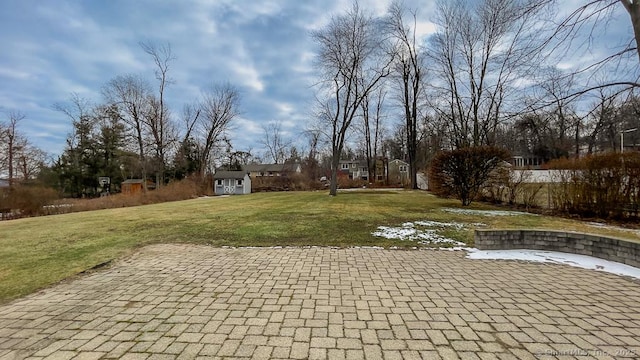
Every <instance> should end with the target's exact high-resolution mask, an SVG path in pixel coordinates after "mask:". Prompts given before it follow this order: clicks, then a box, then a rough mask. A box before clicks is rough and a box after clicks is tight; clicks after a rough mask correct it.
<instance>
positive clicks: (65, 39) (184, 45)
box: [0, 0, 628, 156]
mask: <svg viewBox="0 0 640 360" xmlns="http://www.w3.org/2000/svg"><path fill="white" fill-rule="evenodd" d="M389 2H390V0H360V1H359V3H360V6H361V7H362V8H365V9H367V10H368V11H370V12H372V13H373V14H375V15H382V14H383V13H384V12H385V11H386V8H387V6H388V4H389ZM405 2H406V5H407V6H409V7H411V8H417V9H418V11H419V19H418V32H419V35H420V36H421V38H425V37H426V36H428V35H429V34H430V33H432V32H433V31H434V30H435V26H434V25H433V23H431V22H430V20H431V19H432V15H431V14H432V13H433V8H434V1H430V0H406V1H405ZM576 3H580V2H579V1H576V0H573V1H567V2H563V4H564V5H562V6H566V7H571V6H575V4H576ZM350 5H351V2H350V1H342V0H304V1H301V0H266V1H252V0H185V1H173V0H136V1H130V0H109V1H88V0H86V1H82V0H56V1H44V0H40V1H36V0H2V1H0V44H2V50H1V51H0V111H4V112H7V111H16V110H17V111H20V112H22V113H24V114H25V115H26V118H25V119H24V120H23V121H22V122H21V123H20V125H19V126H20V131H22V133H24V134H25V135H26V136H27V137H28V138H29V139H30V141H31V142H32V143H34V144H35V145H37V146H38V147H40V148H42V149H43V150H45V151H47V152H49V153H50V154H52V155H54V156H55V155H59V154H60V153H61V152H62V150H63V149H64V145H65V139H66V137H67V135H68V133H69V132H70V131H71V122H70V120H69V119H68V118H66V117H65V115H63V114H62V113H60V112H57V111H55V110H54V109H53V105H54V104H56V103H64V102H65V101H68V100H69V98H70V96H71V94H72V93H75V94H77V95H78V96H80V97H82V98H86V99H88V100H90V101H92V102H94V103H99V102H101V101H102V96H101V88H102V87H103V86H104V84H106V83H107V82H108V81H109V80H110V79H112V78H114V77H116V76H118V75H124V74H137V75H142V76H143V77H144V78H146V79H147V80H148V81H149V82H150V83H151V84H152V85H154V86H155V85H156V83H155V78H154V65H153V62H152V59H151V58H150V57H149V55H148V54H146V53H145V52H144V51H143V50H142V49H141V48H140V46H139V42H141V41H142V42H147V41H150V42H155V43H158V44H162V43H167V42H168V43H170V44H171V47H172V51H173V54H174V56H175V57H176V59H175V61H174V62H173V63H171V67H170V69H169V77H170V78H171V80H172V84H171V85H170V87H169V88H168V89H167V91H166V95H165V96H166V99H167V101H168V103H169V106H170V107H171V109H172V111H173V113H174V114H176V115H178V114H179V113H180V112H181V109H182V106H183V105H184V104H186V103H190V102H193V101H195V100H197V99H198V97H199V96H200V94H201V91H202V90H203V89H206V88H208V87H210V86H212V85H213V84H215V83H221V82H229V83H231V84H232V85H235V86H236V87H237V88H238V89H239V91H240V94H241V105H240V110H241V115H240V116H239V118H238V119H237V121H236V123H235V125H236V126H235V130H233V132H232V134H231V135H232V141H233V144H234V146H235V147H236V148H237V149H238V150H250V149H257V148H260V145H259V144H258V141H259V140H258V139H259V138H260V135H261V134H262V132H263V130H262V128H261V126H262V125H263V124H265V123H268V122H270V121H280V122H281V123H282V128H283V130H285V131H286V132H287V134H289V135H290V136H292V137H296V136H298V135H299V134H300V132H301V131H302V129H304V127H305V125H306V124H307V123H308V122H309V121H312V118H313V116H312V111H311V110H312V106H313V101H314V96H313V94H314V88H313V85H314V82H315V81H316V78H315V76H314V70H313V59H314V54H315V48H314V43H313V41H312V39H311V37H310V32H311V31H313V30H317V29H320V28H322V27H323V26H324V25H325V24H326V23H327V22H328V20H329V19H330V17H331V16H332V15H336V14H338V13H340V12H342V11H344V10H346V9H347V8H348V7H349V6H350ZM622 21H627V23H628V19H627V18H623V19H622ZM562 66H563V67H571V66H572V63H570V62H569V64H566V63H565V64H562ZM2 117H3V114H2V113H0V120H4V119H2Z"/></svg>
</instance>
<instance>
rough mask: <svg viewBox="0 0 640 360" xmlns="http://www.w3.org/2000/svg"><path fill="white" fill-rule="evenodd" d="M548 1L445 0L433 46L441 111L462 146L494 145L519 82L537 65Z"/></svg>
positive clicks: (454, 137) (438, 17)
mask: <svg viewBox="0 0 640 360" xmlns="http://www.w3.org/2000/svg"><path fill="white" fill-rule="evenodd" d="M547 5H548V2H547V1H534V2H531V1H525V0H480V1H477V2H471V1H464V0H451V1H440V2H439V3H438V9H437V21H436V22H437V25H438V31H437V33H436V34H435V35H434V36H433V38H432V40H433V41H432V43H431V47H430V51H429V56H430V59H431V61H432V62H433V63H434V74H435V75H437V76H438V77H439V81H438V82H437V83H436V84H437V85H436V87H437V88H439V89H438V90H439V94H440V99H441V100H440V101H441V102H440V106H439V107H438V109H437V110H438V111H439V113H440V114H439V116H443V117H446V118H447V121H448V123H449V124H450V125H451V132H452V136H453V141H454V144H455V146H456V147H466V146H478V145H487V144H488V145H491V144H493V143H494V142H495V138H494V134H495V130H496V128H497V126H498V124H499V123H500V122H501V121H502V120H503V117H504V115H505V107H506V106H507V105H508V103H509V101H511V100H513V99H514V97H517V96H520V94H521V93H522V91H521V90H520V89H518V86H517V83H518V82H519V81H522V80H523V79H527V77H528V76H530V72H531V70H532V69H535V66H536V65H537V59H536V56H537V55H539V52H538V51H537V50H539V49H540V46H541V45H542V41H541V40H542V39H541V38H540V37H539V36H538V33H539V32H540V31H541V29H540V27H541V24H542V22H543V20H542V19H541V15H542V14H543V13H544V12H545V10H546V8H547Z"/></svg>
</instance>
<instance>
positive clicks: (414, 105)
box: [388, 0, 424, 189]
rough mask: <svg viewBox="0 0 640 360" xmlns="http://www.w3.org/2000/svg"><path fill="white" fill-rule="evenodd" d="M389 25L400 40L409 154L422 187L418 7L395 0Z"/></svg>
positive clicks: (411, 168)
mask: <svg viewBox="0 0 640 360" xmlns="http://www.w3.org/2000/svg"><path fill="white" fill-rule="evenodd" d="M388 16H389V18H388V26H389V31H390V33H391V36H392V37H393V38H394V39H395V40H396V51H397V54H398V56H397V58H396V65H395V73H396V74H397V77H398V79H399V80H400V81H399V83H400V89H399V90H400V96H399V98H400V100H401V104H402V107H403V110H404V118H405V123H406V126H405V129H406V132H407V155H408V157H409V171H410V172H411V173H410V180H411V187H412V188H413V189H417V188H418V180H417V174H418V168H417V167H418V166H417V165H418V163H417V159H418V154H417V152H418V101H419V98H420V97H421V96H422V95H424V94H423V93H424V89H423V84H422V82H423V73H424V71H423V63H422V58H423V57H422V53H421V49H420V47H419V46H418V43H417V41H416V25H417V13H416V11H412V10H408V9H406V8H405V6H404V5H403V3H402V2H401V1H400V0H395V1H394V2H393V3H392V4H391V6H390V7H389V15H388ZM407 16H410V17H411V21H412V22H413V23H412V24H411V25H409V24H407V22H408V21H407V20H405V18H406V17H407Z"/></svg>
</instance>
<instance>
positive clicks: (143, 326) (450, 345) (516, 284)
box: [0, 245, 640, 359]
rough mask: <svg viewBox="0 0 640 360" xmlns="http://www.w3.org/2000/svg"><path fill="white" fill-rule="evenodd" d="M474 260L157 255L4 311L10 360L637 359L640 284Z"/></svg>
mask: <svg viewBox="0 0 640 360" xmlns="http://www.w3.org/2000/svg"><path fill="white" fill-rule="evenodd" d="M464 256H465V253H464V252H449V251H431V250H421V251H403V250H382V249H366V248H362V249H357V248H355V249H332V248H275V249H272V248H268V249H267V248H265V249H254V248H248V249H221V248H211V247H206V246H193V245H155V246H149V247H146V248H143V249H141V250H140V251H139V252H137V253H136V254H134V255H132V256H131V257H129V258H126V259H123V260H120V261H118V262H116V263H115V264H114V265H113V266H111V267H110V268H108V269H104V270H98V271H96V272H93V273H89V274H86V275H82V276H79V277H78V278H76V279H72V280H70V281H66V282H64V283H62V284H58V285H56V286H53V287H51V288H49V289H46V290H43V291H40V292H38V293H36V294H32V295H30V296H27V297H25V298H22V299H19V300H16V301H13V302H11V303H9V304H6V305H3V306H0V358H2V359H14V358H16V359H22V358H33V359H36V358H44V359H99V358H122V359H174V358H177V359H188V358H196V357H198V358H207V357H209V358H254V359H267V358H293V359H306V358H309V359H341V358H347V359H364V358H366V359H400V358H404V359H412V358H416V359H418V358H423V359H438V358H444V359H456V358H458V357H459V358H463V359H534V358H546V359H569V358H575V357H579V358H581V359H594V358H597V359H614V358H623V357H627V358H638V357H640V336H639V335H638V334H640V282H638V281H634V280H630V279H627V278H623V277H619V276H615V275H610V274H606V273H600V272H594V271H589V270H583V269H578V268H573V267H569V266H560V265H550V264H533V263H523V262H507V261H479V260H469V259H465V258H464Z"/></svg>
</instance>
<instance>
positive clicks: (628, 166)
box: [548, 152, 640, 219]
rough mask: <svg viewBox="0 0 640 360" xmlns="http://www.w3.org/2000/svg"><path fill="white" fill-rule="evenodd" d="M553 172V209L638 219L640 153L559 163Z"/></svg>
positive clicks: (589, 215)
mask: <svg viewBox="0 0 640 360" xmlns="http://www.w3.org/2000/svg"><path fill="white" fill-rule="evenodd" d="M548 167H549V169H551V170H553V172H552V174H553V180H554V186H553V187H552V190H551V194H550V196H551V201H552V204H553V207H554V209H556V210H558V211H561V212H566V213H570V214H577V215H580V216H585V217H592V216H597V217H600V218H613V219H623V218H630V217H638V212H639V206H640V153H636V152H633V153H631V152H630V153H624V154H620V153H607V154H596V155H590V156H587V157H584V158H580V159H559V160H554V161H552V162H550V163H549V164H548Z"/></svg>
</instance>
